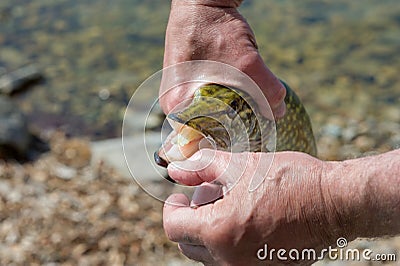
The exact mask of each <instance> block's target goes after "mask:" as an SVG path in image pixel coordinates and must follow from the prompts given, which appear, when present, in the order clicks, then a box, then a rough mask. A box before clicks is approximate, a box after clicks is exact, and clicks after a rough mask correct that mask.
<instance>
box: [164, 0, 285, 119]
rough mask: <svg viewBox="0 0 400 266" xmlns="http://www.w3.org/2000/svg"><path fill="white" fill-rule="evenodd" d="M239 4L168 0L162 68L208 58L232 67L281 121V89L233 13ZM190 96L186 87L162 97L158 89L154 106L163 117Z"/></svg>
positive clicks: (215, 0) (244, 25) (228, 0)
mask: <svg viewBox="0 0 400 266" xmlns="http://www.w3.org/2000/svg"><path fill="white" fill-rule="evenodd" d="M240 2H241V1H231V0H172V2H171V12H170V17H169V21H168V26H167V31H166V37H165V53H164V68H165V67H168V66H171V65H174V64H177V63H181V62H185V61H191V60H212V61H218V62H222V63H226V64H228V65H231V66H234V67H236V68H237V69H239V70H241V71H242V72H244V73H246V74H247V75H249V76H250V77H251V78H252V79H253V80H254V81H255V82H256V83H257V85H258V86H259V87H260V89H261V90H262V92H263V94H264V95H265V97H266V98H267V100H268V102H269V105H270V107H271V110H272V112H273V114H274V115H275V116H276V117H281V116H283V115H284V113H285V103H284V101H283V100H284V97H285V94H286V91H285V89H284V87H283V85H282V84H281V83H280V81H279V80H278V78H277V77H276V76H275V75H274V74H273V73H272V72H271V71H270V70H269V69H268V67H267V66H266V65H265V64H264V61H263V59H262V58H261V56H260V54H259V52H258V50H257V44H256V40H255V36H254V33H253V32H252V30H251V28H250V26H249V25H248V23H247V22H246V20H245V19H244V18H243V17H242V16H241V15H240V14H239V12H238V11H237V9H236V8H237V7H238V6H239V4H240ZM180 74H183V75H184V73H178V75H180ZM163 78H164V77H163ZM226 85H230V84H226ZM168 89H169V88H166V90H168ZM241 89H244V90H245V89H246V88H241ZM192 95H193V90H190V89H188V88H187V87H186V86H180V87H178V88H177V89H174V90H170V91H169V93H168V92H167V93H165V94H164V92H163V91H162V92H161V95H160V105H161V107H162V108H163V110H164V112H165V113H169V112H170V111H171V110H172V109H173V108H174V107H175V106H176V105H177V104H179V103H180V102H181V101H182V99H185V98H188V97H191V96H192ZM256 102H257V103H259V105H263V103H264V102H263V100H262V99H256ZM261 107H262V106H261ZM260 111H261V113H262V114H263V115H265V116H268V111H267V110H266V109H264V108H260Z"/></svg>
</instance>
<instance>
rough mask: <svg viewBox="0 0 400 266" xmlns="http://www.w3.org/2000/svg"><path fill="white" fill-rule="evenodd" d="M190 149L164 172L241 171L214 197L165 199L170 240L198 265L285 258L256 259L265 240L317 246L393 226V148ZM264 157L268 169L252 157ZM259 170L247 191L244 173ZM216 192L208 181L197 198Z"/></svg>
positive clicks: (399, 172)
mask: <svg viewBox="0 0 400 266" xmlns="http://www.w3.org/2000/svg"><path fill="white" fill-rule="evenodd" d="M193 156H195V157H196V160H186V161H183V162H178V163H173V164H170V166H169V167H168V174H169V176H170V177H172V178H173V179H175V180H176V181H177V182H179V183H182V184H186V185H198V184H201V183H203V182H212V181H213V180H215V179H216V178H218V183H220V184H222V186H226V185H227V184H228V183H230V182H231V180H230V179H232V177H236V176H238V174H237V173H242V174H241V175H240V180H239V181H238V182H237V184H236V185H235V186H234V187H233V188H232V189H231V190H230V191H229V192H227V193H225V195H224V196H223V197H222V198H220V199H218V200H216V201H214V202H211V203H208V204H205V205H202V206H199V207H197V208H192V207H190V200H189V199H188V198H187V197H186V196H185V195H183V194H173V195H171V196H170V197H169V198H168V199H167V203H166V204H165V206H164V217H163V221H164V229H165V232H166V234H167V236H168V237H169V239H170V240H172V241H174V242H178V243H179V248H180V250H181V252H182V253H183V254H184V255H186V256H187V257H188V258H191V259H193V260H196V261H201V262H203V263H204V264H205V265H246V264H247V265H257V264H262V265H265V264H266V263H273V264H280V263H287V261H285V262H282V261H279V260H276V256H275V257H274V258H275V261H269V260H268V261H260V260H258V259H257V256H256V254H257V251H258V250H259V249H260V248H263V247H264V244H267V245H268V249H272V248H275V249H279V248H285V249H286V250H290V249H293V248H296V249H298V250H301V249H303V248H314V249H315V250H316V251H320V250H321V249H323V248H326V247H327V246H328V245H332V247H334V246H335V245H334V244H335V243H336V240H337V239H338V238H339V237H344V238H346V239H347V240H348V241H350V240H353V239H355V238H356V237H380V236H388V235H389V236H390V235H396V234H399V233H400V149H398V150H394V151H391V152H387V153H385V154H381V155H376V156H370V157H365V158H359V159H352V160H347V161H341V162H326V161H321V160H319V159H316V158H314V157H311V156H309V155H307V154H303V153H298V152H279V153H276V154H275V155H273V154H272V153H236V154H231V153H225V152H220V151H216V153H215V154H214V153H213V151H211V150H201V151H199V152H198V153H197V154H195V155H193ZM214 156H215V157H214ZM272 156H274V157H272ZM268 161H272V166H271V168H270V169H269V171H268V169H266V168H265V167H262V165H261V166H260V165H259V164H258V162H268ZM206 164H208V166H207V167H205V168H204V167H203V168H201V167H200V168H201V170H197V171H191V170H189V169H197V168H199V165H206ZM266 175H268V178H267V179H265V180H264V181H263V182H262V184H261V185H260V186H259V187H258V188H257V189H256V190H255V191H252V192H250V191H249V189H248V187H249V184H250V182H251V180H252V179H253V178H254V177H260V176H261V177H264V176H266ZM203 184H204V183H203ZM214 187H216V185H214ZM200 190H201V189H200ZM210 190H211V192H210ZM212 190H215V191H214V192H212ZM219 191H221V189H219ZM218 193H220V192H218V189H214V188H211V189H210V188H209V189H208V190H204V191H203V195H202V196H201V194H202V193H201V192H200V193H197V196H196V197H197V198H199V197H203V199H202V200H204V199H206V198H207V197H210V195H213V194H218ZM199 194H200V196H199ZM312 262H313V261H302V262H298V261H297V263H301V264H304V265H309V264H311V263H312Z"/></svg>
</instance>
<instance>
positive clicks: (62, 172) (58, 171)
mask: <svg viewBox="0 0 400 266" xmlns="http://www.w3.org/2000/svg"><path fill="white" fill-rule="evenodd" d="M77 173H78V172H77V170H76V169H75V168H72V167H68V166H66V165H63V164H58V163H57V164H55V165H54V167H53V173H52V174H53V175H55V176H56V177H58V178H61V179H64V180H70V179H72V178H74V177H75V176H76V175H77Z"/></svg>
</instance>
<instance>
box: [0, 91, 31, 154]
mask: <svg viewBox="0 0 400 266" xmlns="http://www.w3.org/2000/svg"><path fill="white" fill-rule="evenodd" d="M30 142H31V134H30V133H29V131H28V127H27V124H26V120H25V116H24V115H23V114H22V113H21V112H20V111H19V110H18V108H17V106H16V105H15V104H14V103H13V102H11V100H9V99H7V98H5V97H3V96H0V158H6V157H10V156H11V157H15V156H17V157H18V156H22V155H24V154H26V153H27V151H28V148H29V144H30Z"/></svg>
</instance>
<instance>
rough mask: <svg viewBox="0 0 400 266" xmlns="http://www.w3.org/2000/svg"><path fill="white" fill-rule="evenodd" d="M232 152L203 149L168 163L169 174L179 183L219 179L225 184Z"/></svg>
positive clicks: (192, 184) (196, 183)
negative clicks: (188, 156)
mask: <svg viewBox="0 0 400 266" xmlns="http://www.w3.org/2000/svg"><path fill="white" fill-rule="evenodd" d="M231 159H232V154H231V153H227V152H222V151H217V150H211V149H201V150H199V151H197V152H196V153H195V154H193V155H192V156H191V157H190V158H189V159H187V160H185V161H176V162H172V163H170V164H169V165H168V175H169V176H170V177H171V178H172V179H174V180H175V181H177V182H178V183H181V184H184V185H187V186H196V185H199V184H201V183H203V182H208V183H211V182H213V181H217V179H218V181H219V182H220V183H221V184H224V183H225V182H224V177H225V176H226V175H225V173H226V171H227V169H228V165H229V163H230V161H231Z"/></svg>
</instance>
